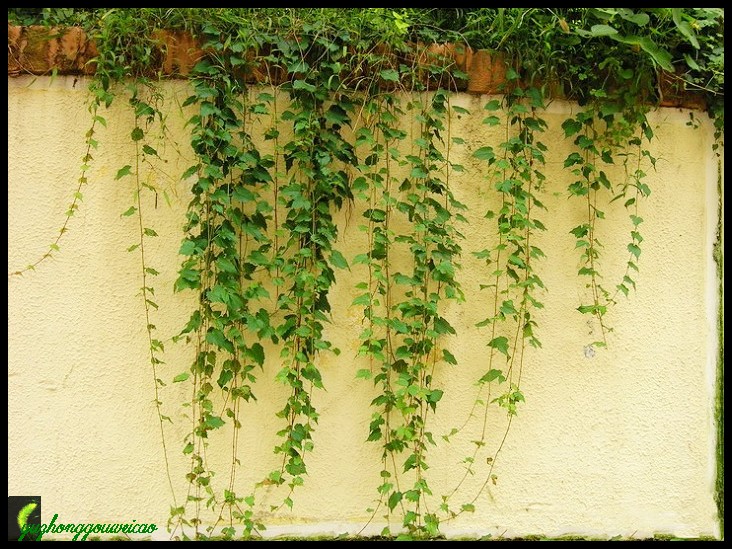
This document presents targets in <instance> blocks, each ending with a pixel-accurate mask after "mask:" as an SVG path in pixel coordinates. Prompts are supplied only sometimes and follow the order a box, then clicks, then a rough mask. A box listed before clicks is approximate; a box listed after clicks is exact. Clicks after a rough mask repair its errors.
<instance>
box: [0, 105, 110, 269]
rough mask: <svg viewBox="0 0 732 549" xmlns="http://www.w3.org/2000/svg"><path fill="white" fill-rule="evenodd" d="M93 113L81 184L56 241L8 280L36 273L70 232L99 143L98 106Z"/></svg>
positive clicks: (77, 187) (87, 136)
mask: <svg viewBox="0 0 732 549" xmlns="http://www.w3.org/2000/svg"><path fill="white" fill-rule="evenodd" d="M92 112H93V113H94V116H93V118H92V124H91V127H90V128H89V130H88V131H87V132H86V152H85V153H84V156H83V157H82V162H83V164H82V167H81V175H80V176H79V184H78V185H77V186H76V190H75V191H74V195H73V200H72V201H71V204H70V205H69V209H68V210H66V216H65V217H64V222H63V225H61V228H60V229H59V231H58V235H56V238H55V239H54V241H53V242H52V243H51V244H50V245H49V247H48V251H47V252H46V253H45V254H43V255H42V256H41V257H39V258H38V259H37V260H36V261H34V262H33V263H31V264H30V265H27V266H26V267H24V268H22V269H19V270H17V271H13V272H11V273H8V278H12V277H14V276H23V274H25V273H27V272H28V271H35V269H36V267H37V266H38V265H40V264H41V263H43V262H44V261H45V260H46V259H49V258H51V257H53V253H54V252H57V251H59V249H60V248H59V245H58V243H59V242H60V241H61V238H62V237H63V236H64V234H66V232H67V231H68V225H69V222H70V221H71V218H72V217H73V216H74V214H75V212H76V210H78V209H79V203H80V202H81V201H82V200H83V195H82V194H81V189H82V187H83V186H84V185H86V184H87V182H88V179H87V176H86V174H87V172H88V171H89V164H88V163H89V162H90V161H91V160H92V156H91V150H92V149H96V148H97V141H96V140H95V139H93V137H92V136H93V135H94V132H95V129H96V125H97V122H98V121H99V120H103V119H101V118H100V117H99V116H97V115H96V112H97V105H96V104H94V106H93V108H92Z"/></svg>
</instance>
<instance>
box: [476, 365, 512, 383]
mask: <svg viewBox="0 0 732 549" xmlns="http://www.w3.org/2000/svg"><path fill="white" fill-rule="evenodd" d="M495 380H498V383H503V382H504V381H506V377H505V376H504V375H503V372H502V371H501V370H496V369H495V368H493V369H491V370H488V372H487V373H485V374H484V375H483V377H481V378H480V383H490V382H492V381H495Z"/></svg>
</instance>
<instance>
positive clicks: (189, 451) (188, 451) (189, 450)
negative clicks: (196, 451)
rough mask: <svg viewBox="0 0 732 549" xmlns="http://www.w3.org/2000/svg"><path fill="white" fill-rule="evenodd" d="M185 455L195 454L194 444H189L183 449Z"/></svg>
mask: <svg viewBox="0 0 732 549" xmlns="http://www.w3.org/2000/svg"><path fill="white" fill-rule="evenodd" d="M183 453H184V454H192V453H193V444H191V443H190V442H189V443H188V444H186V446H185V448H183Z"/></svg>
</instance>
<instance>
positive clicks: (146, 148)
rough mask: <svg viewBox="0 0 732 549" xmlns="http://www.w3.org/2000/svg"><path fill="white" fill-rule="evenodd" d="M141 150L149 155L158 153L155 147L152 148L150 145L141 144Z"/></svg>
mask: <svg viewBox="0 0 732 549" xmlns="http://www.w3.org/2000/svg"><path fill="white" fill-rule="evenodd" d="M142 152H144V153H145V154H149V155H150V156H157V155H158V151H156V150H155V149H153V148H152V147H151V146H150V145H143V146H142Z"/></svg>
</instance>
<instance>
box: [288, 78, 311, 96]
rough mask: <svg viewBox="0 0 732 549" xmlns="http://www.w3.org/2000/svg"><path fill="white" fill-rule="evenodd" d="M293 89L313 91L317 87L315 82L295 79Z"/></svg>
mask: <svg viewBox="0 0 732 549" xmlns="http://www.w3.org/2000/svg"><path fill="white" fill-rule="evenodd" d="M292 89H294V90H305V91H307V92H310V93H313V92H314V91H315V90H316V89H317V88H316V87H315V86H314V85H313V84H310V83H309V82H305V80H295V81H294V82H293V83H292Z"/></svg>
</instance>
